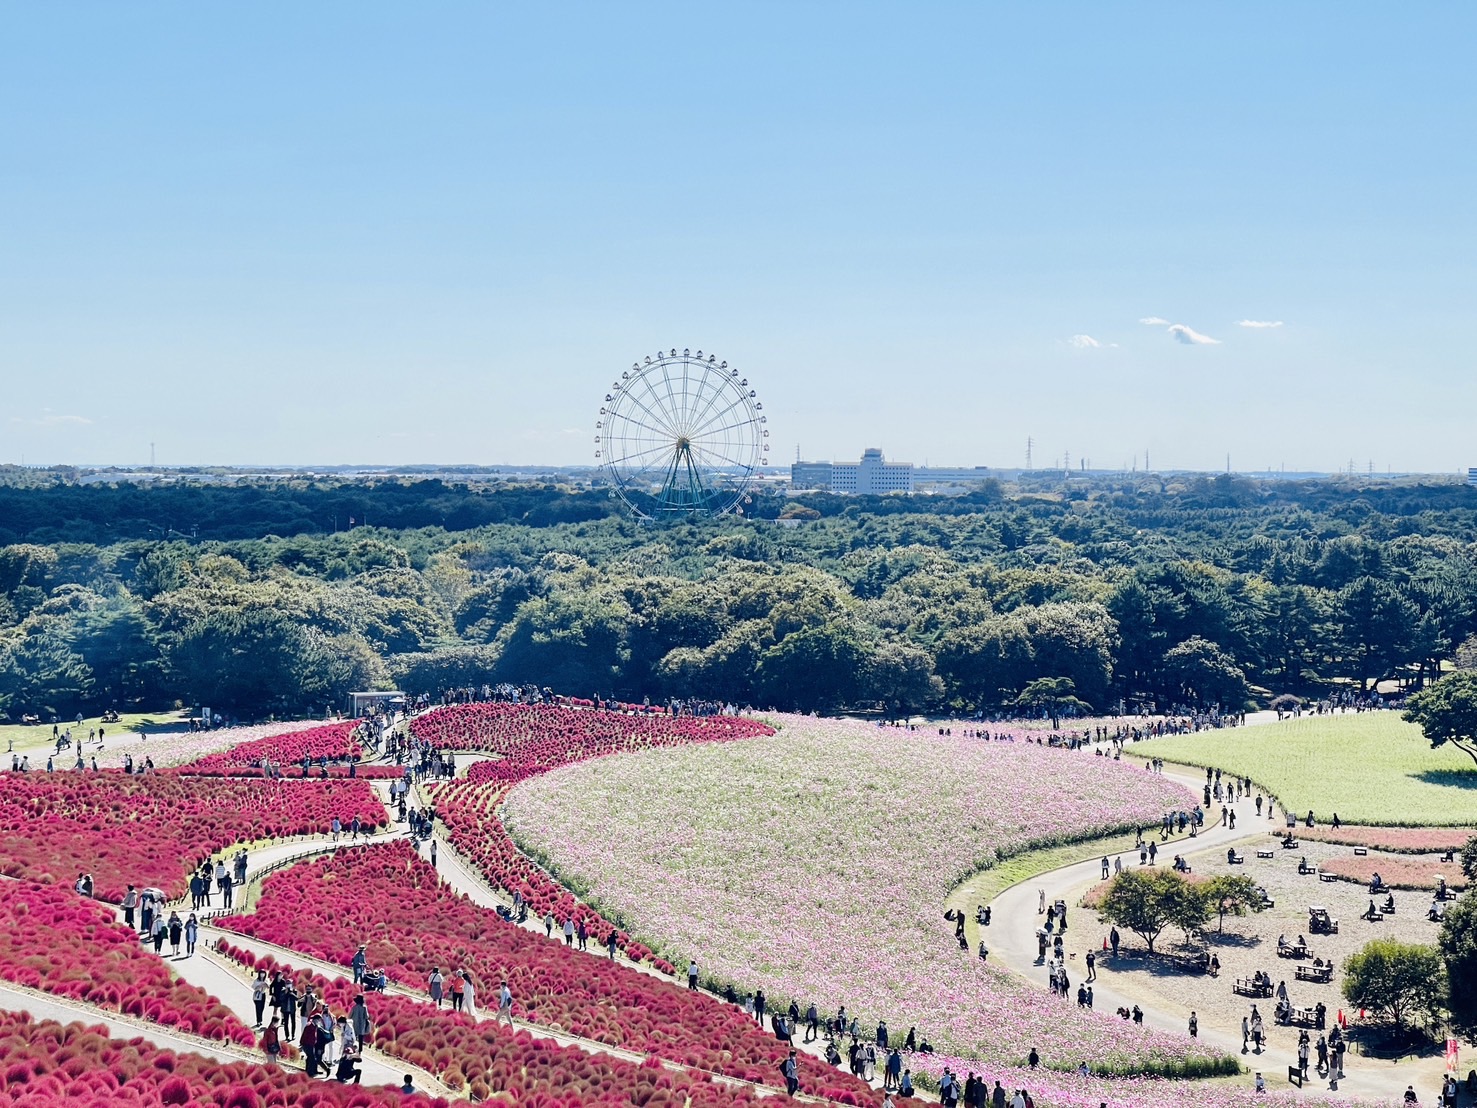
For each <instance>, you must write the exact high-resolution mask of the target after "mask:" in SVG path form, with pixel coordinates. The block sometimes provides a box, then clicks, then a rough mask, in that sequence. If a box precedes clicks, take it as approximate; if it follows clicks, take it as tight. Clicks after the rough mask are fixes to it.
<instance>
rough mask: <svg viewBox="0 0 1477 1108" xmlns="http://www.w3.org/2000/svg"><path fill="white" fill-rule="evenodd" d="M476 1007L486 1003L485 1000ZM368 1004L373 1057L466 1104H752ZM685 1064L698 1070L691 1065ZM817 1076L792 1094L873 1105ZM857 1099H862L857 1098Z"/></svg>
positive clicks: (861, 1091) (487, 1028)
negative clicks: (467, 1099) (466, 1098)
mask: <svg viewBox="0 0 1477 1108" xmlns="http://www.w3.org/2000/svg"><path fill="white" fill-rule="evenodd" d="M503 926H505V927H506V926H507V925H506V924H505V925H503ZM221 950H222V952H223V953H224V954H226V955H227V956H228V957H232V958H235V959H236V960H237V961H239V962H241V963H242V964H243V965H246V966H247V967H249V968H252V969H256V968H261V969H265V970H267V972H268V973H269V974H270V973H271V972H272V970H274V969H277V968H281V969H283V970H284V971H286V972H288V973H289V974H290V975H292V976H293V978H294V980H295V981H296V982H297V983H298V984H299V985H301V984H303V983H306V982H309V981H311V982H312V983H313V984H314V985H316V986H317V988H318V992H319V995H320V996H322V997H323V998H324V999H325V1000H326V1001H327V1002H328V1006H329V1008H330V1009H332V1010H333V1011H335V1012H338V1011H341V1010H345V1009H347V1008H348V1006H349V1005H350V1004H351V1003H352V1001H353V998H354V995H355V989H354V987H353V986H352V985H351V984H350V983H349V982H346V981H342V980H339V981H328V980H327V979H325V978H322V977H315V976H314V975H312V974H311V973H307V972H305V971H299V972H297V973H295V974H294V973H293V972H292V970H291V967H290V966H286V965H281V964H279V963H278V962H277V960H276V959H274V958H272V957H271V956H270V955H267V956H264V957H260V958H258V957H256V956H254V955H253V954H251V952H250V951H245V950H240V949H238V948H235V947H233V946H231V944H229V943H223V944H222V946H221ZM510 985H511V982H510ZM486 999H487V1000H489V1001H491V997H490V996H487V997H486ZM368 1003H369V1006H370V1017H371V1019H372V1020H373V1022H374V1031H373V1033H372V1039H373V1043H372V1045H373V1046H374V1047H375V1049H377V1050H380V1051H383V1052H384V1053H386V1054H388V1055H390V1056H392V1057H395V1058H399V1059H401V1060H403V1061H405V1062H407V1063H409V1064H410V1065H412V1066H418V1067H420V1068H421V1069H423V1070H426V1071H427V1072H430V1073H434V1074H435V1075H436V1076H437V1077H438V1078H440V1079H441V1081H443V1082H444V1083H445V1084H446V1085H447V1086H448V1087H450V1088H452V1089H457V1090H462V1089H465V1090H466V1091H468V1092H469V1093H470V1094H471V1096H472V1098H473V1099H474V1100H483V1099H486V1098H487V1097H488V1095H489V1094H491V1093H503V1094H511V1096H512V1098H513V1101H514V1103H516V1104H522V1105H534V1104H539V1103H545V1104H548V1105H550V1106H551V1108H553V1106H556V1105H561V1104H567V1105H570V1106H575V1105H580V1106H583V1105H596V1106H599V1108H632V1106H633V1105H641V1106H642V1108H684V1106H687V1108H730V1106H732V1105H750V1104H753V1103H754V1102H755V1099H756V1098H755V1097H754V1095H753V1094H752V1093H751V1092H750V1091H749V1090H746V1089H734V1088H731V1087H727V1086H724V1085H720V1084H717V1083H715V1082H714V1081H713V1080H712V1079H711V1078H710V1077H708V1076H707V1075H706V1074H700V1073H692V1072H678V1071H673V1070H669V1069H667V1068H666V1067H664V1066H663V1065H662V1064H661V1063H660V1062H658V1061H655V1060H653V1059H650V1058H648V1059H647V1060H646V1061H645V1062H642V1063H640V1064H639V1065H638V1064H636V1063H634V1062H627V1061H624V1060H622V1059H618V1058H612V1057H610V1056H608V1055H592V1054H587V1053H585V1052H584V1051H582V1050H579V1049H577V1048H574V1047H565V1046H559V1045H558V1044H556V1043H553V1042H550V1041H548V1040H546V1039H544V1040H540V1039H535V1038H533V1037H532V1036H531V1035H530V1034H528V1032H526V1031H519V1032H517V1033H514V1032H512V1031H510V1030H509V1029H507V1028H506V1027H502V1026H499V1025H498V1024H496V1023H495V1022H494V1021H492V1020H481V1021H477V1020H474V1019H472V1018H471V1017H470V1016H468V1015H466V1014H464V1013H457V1012H452V1011H451V1010H450V1009H447V1008H441V1009H437V1008H434V1007H432V1006H431V1005H429V1004H427V1003H425V1002H424V1001H415V1000H410V999H408V998H405V997H399V996H394V995H389V994H380V995H371V996H370V997H369V998H368ZM516 1010H517V1009H516V1007H515V1011H516ZM750 1026H751V1027H752V1026H753V1025H752V1024H751V1025H750ZM631 1049H634V1050H640V1049H641V1048H640V1047H639V1046H634V1047H632V1048H631ZM781 1056H782V1054H781ZM813 1060H814V1059H812V1061H813ZM687 1064H688V1065H694V1066H699V1067H702V1068H706V1066H705V1065H704V1062H703V1061H700V1060H699V1061H690V1062H687ZM778 1064H779V1063H778V1061H777V1060H776V1061H775V1062H774V1064H773V1065H771V1066H769V1067H768V1068H767V1069H766V1068H765V1067H762V1066H761V1067H759V1068H758V1069H756V1070H754V1071H753V1073H752V1076H749V1079H750V1080H754V1081H759V1082H762V1083H764V1084H766V1085H770V1086H774V1085H780V1084H783V1081H782V1079H781V1078H780V1076H779V1073H778V1070H777V1067H778ZM821 1069H822V1070H823V1071H824V1072H823V1073H821V1074H811V1075H810V1077H811V1080H809V1081H807V1080H806V1075H805V1074H804V1073H802V1077H801V1087H802V1089H804V1090H805V1091H807V1092H812V1093H815V1094H817V1095H820V1096H825V1097H828V1098H831V1099H835V1100H838V1101H839V1102H840V1103H842V1104H862V1103H868V1104H869V1103H873V1102H875V1100H876V1097H875V1095H868V1094H869V1093H870V1090H867V1089H866V1088H865V1087H864V1086H862V1085H861V1084H860V1083H859V1082H855V1081H852V1080H851V1079H850V1078H848V1077H842V1076H841V1075H839V1074H837V1073H836V1072H835V1071H834V1070H831V1069H829V1068H828V1067H824V1066H822V1067H821ZM738 1076H744V1075H738ZM863 1096H866V1097H867V1099H866V1100H863V1099H861V1098H862V1097H863ZM542 1098H549V1099H547V1100H543V1099H542ZM556 1098H557V1099H556Z"/></svg>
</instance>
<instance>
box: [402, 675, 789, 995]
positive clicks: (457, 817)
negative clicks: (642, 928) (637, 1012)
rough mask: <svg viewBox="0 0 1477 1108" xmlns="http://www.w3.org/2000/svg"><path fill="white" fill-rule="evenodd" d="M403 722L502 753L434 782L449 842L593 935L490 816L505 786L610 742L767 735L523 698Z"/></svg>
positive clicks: (731, 722)
mask: <svg viewBox="0 0 1477 1108" xmlns="http://www.w3.org/2000/svg"><path fill="white" fill-rule="evenodd" d="M573 703H578V702H577V701H576V702H573ZM410 730H411V733H412V734H414V735H415V736H416V738H418V739H421V740H422V741H423V742H428V743H431V744H432V745H434V746H437V747H440V748H442V749H445V750H474V751H478V752H482V753H491V754H498V755H501V757H500V758H499V759H498V760H497V761H493V762H478V763H477V764H475V765H473V766H472V768H471V769H470V770H468V771H467V776H466V778H465V780H463V781H457V782H453V783H448V784H445V785H441V786H438V787H437V789H436V794H435V795H436V812H437V815H439V816H440V817H441V819H442V820H443V821H444V823H445V824H446V831H447V835H448V836H449V837H450V839H451V843H452V845H453V846H455V847H456V848H457V850H458V851H459V852H460V853H461V854H462V855H464V856H465V857H467V858H468V859H470V860H471V861H472V862H473V863H475V864H476V866H477V867H478V868H479V869H480V870H481V871H482V873H483V874H484V875H485V876H486V877H487V879H488V880H489V881H491V882H492V883H493V884H494V885H497V886H499V887H501V888H504V889H507V890H508V891H509V892H518V893H521V894H522V895H523V899H524V900H526V901H528V905H529V909H530V911H533V912H535V913H536V914H537V915H539V916H544V915H546V914H547V913H549V912H553V913H554V915H555V916H556V917H557V918H558V920H559V922H560V924H561V925H562V924H563V922H564V921H565V920H566V919H568V918H570V917H573V918H574V920H575V922H576V924H578V923H579V922H580V921H583V922H584V924H585V927H586V929H587V930H588V931H589V932H590V934H591V935H594V936H595V937H596V938H597V939H598V940H599V941H600V942H601V943H604V942H605V941H606V938H607V936H608V935H609V934H610V932H611V930H612V929H613V928H614V925H613V924H611V923H610V922H608V921H607V920H605V919H603V918H602V917H601V916H600V914H599V913H598V912H596V911H594V909H592V908H590V907H589V906H588V905H584V904H580V903H579V902H578V901H576V900H575V898H574V897H573V896H571V895H570V893H569V892H568V890H566V889H565V888H564V887H563V886H562V885H560V884H559V883H558V882H557V881H554V880H553V879H552V878H550V877H549V876H548V874H546V873H544V871H543V870H541V869H539V868H538V867H537V866H536V865H534V864H533V863H532V862H530V861H529V860H528V859H527V858H525V857H524V856H523V855H522V854H520V853H519V851H518V848H517V847H516V846H514V844H513V840H512V839H511V838H510V837H509V836H508V833H507V831H506V830H505V829H504V827H503V823H502V820H501V819H500V818H498V815H497V806H498V805H499V804H501V803H502V800H503V796H504V794H505V793H506V792H507V790H508V789H509V788H511V787H512V786H513V785H515V784H517V783H518V782H519V781H522V780H525V779H526V778H529V777H535V776H537V775H538V774H540V773H544V772H546V771H547V770H550V769H553V768H555V767H556V766H562V765H568V764H569V763H571V762H581V761H584V760H585V759H587V758H595V757H599V756H600V755H603V754H613V753H616V752H617V751H622V750H643V749H647V748H650V747H657V746H681V745H684V744H686V743H694V742H729V741H732V740H734V739H747V738H754V737H756V736H759V735H772V734H774V730H773V729H772V728H770V727H768V726H766V725H765V724H763V723H760V722H758V721H757V720H752V719H744V718H741V717H737V716H668V715H651V714H642V715H629V714H622V713H620V712H611V711H601V710H596V709H584V708H567V707H551V706H546V705H528V704H461V705H454V706H452V707H448V708H440V709H437V710H436V711H433V712H428V713H427V714H426V715H423V716H421V717H420V718H418V719H416V720H413V721H412V722H411V725H410ZM616 930H617V941H618V943H619V945H620V947H621V948H622V949H623V950H624V951H625V953H626V955H627V956H628V957H630V958H631V959H632V960H633V961H637V962H639V961H644V960H645V959H647V958H649V957H651V951H650V950H648V949H647V948H646V947H644V946H642V945H641V944H639V943H636V942H632V941H630V940H629V938H628V937H627V936H626V935H625V934H624V933H622V932H619V929H616ZM652 964H653V965H654V966H655V967H656V968H657V969H659V970H661V971H662V972H663V973H672V972H673V967H672V965H671V963H669V962H666V961H663V960H660V959H656V960H653V962H652Z"/></svg>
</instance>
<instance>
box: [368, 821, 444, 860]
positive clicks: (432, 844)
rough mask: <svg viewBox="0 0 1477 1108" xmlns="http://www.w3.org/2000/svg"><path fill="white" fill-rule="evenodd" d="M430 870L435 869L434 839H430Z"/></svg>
mask: <svg viewBox="0 0 1477 1108" xmlns="http://www.w3.org/2000/svg"><path fill="white" fill-rule="evenodd" d="M354 822H355V823H358V822H359V821H358V820H357V819H356V820H355V821H354ZM431 868H432V869H435V868H436V840H435V839H432V840H431Z"/></svg>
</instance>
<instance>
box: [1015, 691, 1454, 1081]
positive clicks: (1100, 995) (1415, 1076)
mask: <svg viewBox="0 0 1477 1108" xmlns="http://www.w3.org/2000/svg"><path fill="white" fill-rule="evenodd" d="M1274 718H1275V717H1274ZM1164 776H1165V777H1168V778H1171V779H1173V780H1176V781H1179V782H1180V783H1181V784H1184V785H1185V786H1186V787H1188V788H1190V789H1191V790H1192V791H1193V792H1195V793H1196V794H1199V793H1200V792H1201V790H1202V789H1203V788H1204V785H1205V774H1204V772H1203V771H1197V770H1193V769H1188V768H1187V769H1181V768H1180V767H1177V766H1173V765H1166V767H1165V772H1164ZM1219 806H1220V805H1219V804H1217V805H1216V807H1217V808H1219ZM1228 807H1234V808H1236V809H1237V812H1236V817H1237V827H1236V828H1235V830H1232V829H1231V828H1229V827H1226V826H1221V825H1219V824H1217V825H1215V826H1209V827H1207V828H1206V830H1205V831H1203V832H1202V833H1201V834H1199V835H1197V836H1196V837H1195V838H1193V839H1176V840H1171V841H1170V842H1168V843H1162V844H1160V847H1161V849H1160V851H1159V857H1158V865H1160V866H1168V865H1170V864H1171V862H1172V859H1173V857H1174V855H1175V854H1176V853H1179V854H1187V855H1188V853H1189V852H1191V851H1194V852H1196V853H1199V852H1203V851H1210V850H1215V851H1219V852H1222V853H1224V851H1225V850H1226V849H1228V848H1229V847H1231V846H1233V845H1235V846H1237V847H1238V848H1239V849H1241V850H1243V851H1248V850H1254V849H1255V848H1256V847H1257V846H1262V845H1265V843H1266V842H1267V831H1268V828H1269V827H1271V828H1281V827H1282V826H1283V825H1284V823H1285V818H1284V815H1283V813H1281V812H1280V811H1279V812H1278V818H1277V819H1276V820H1268V819H1267V818H1266V816H1265V815H1263V816H1262V817H1260V818H1258V817H1257V816H1256V810H1255V807H1254V805H1253V803H1252V802H1251V801H1249V800H1242V801H1241V802H1240V803H1239V804H1236V805H1228ZM1207 816H1208V814H1207ZM1151 830H1153V829H1151ZM1145 838H1146V840H1148V839H1150V838H1153V839H1154V840H1155V841H1157V832H1156V833H1155V834H1154V835H1146V836H1145ZM1119 857H1121V858H1122V859H1123V866H1124V869H1128V868H1131V867H1136V866H1138V864H1139V858H1138V852H1137V851H1130V852H1125V853H1123V854H1121V855H1119ZM1108 860H1109V862H1110V863H1111V862H1112V860H1113V858H1112V856H1110V857H1109V859H1108ZM1101 880H1102V863H1101V861H1100V860H1099V859H1092V860H1089V861H1085V862H1078V863H1076V864H1074V865H1070V866H1064V867H1062V868H1061V869H1056V870H1052V871H1050V872H1049V873H1044V874H1041V875H1040V876H1038V877H1036V878H1033V879H1031V880H1030V881H1023V882H1021V883H1020V884H1018V885H1014V886H1012V887H1011V888H1009V889H1006V890H1005V891H1004V892H1003V893H1001V894H1000V895H999V896H998V897H996V898H995V900H994V901H992V902H991V918H992V923H991V926H990V929H989V939H988V942H989V947H990V957H991V959H992V960H995V961H998V962H1000V963H1001V964H1002V965H1004V966H1006V967H1008V968H1009V969H1011V970H1012V971H1014V972H1016V973H1018V974H1020V975H1021V976H1023V977H1025V978H1027V979H1028V980H1030V981H1032V982H1034V983H1036V984H1037V985H1039V986H1041V987H1042V988H1043V989H1044V988H1047V987H1048V973H1047V970H1046V967H1045V965H1044V964H1043V963H1040V962H1038V961H1037V953H1036V952H1037V941H1036V930H1037V928H1038V927H1040V926H1042V924H1043V922H1044V917H1043V916H1041V915H1040V914H1039V905H1040V896H1041V893H1042V892H1043V891H1044V892H1045V894H1046V903H1047V904H1052V903H1054V902H1055V901H1057V900H1062V901H1065V903H1066V904H1067V909H1068V911H1067V940H1066V945H1065V949H1066V951H1067V952H1068V953H1069V954H1070V953H1072V952H1075V953H1076V954H1077V957H1076V959H1075V960H1073V959H1070V958H1069V959H1068V963H1067V966H1068V969H1067V974H1068V978H1069V980H1070V982H1071V986H1070V989H1069V996H1068V997H1066V998H1063V1000H1062V1003H1063V1004H1064V1005H1067V1004H1075V1003H1076V1002H1077V1001H1076V995H1077V986H1078V984H1079V983H1082V982H1083V981H1084V980H1085V979H1086V974H1087V967H1086V964H1085V962H1084V960H1083V956H1084V955H1085V954H1086V952H1087V951H1088V950H1093V951H1094V952H1095V953H1097V955H1098V958H1099V962H1098V968H1099V976H1098V978H1097V980H1096V981H1094V982H1093V983H1092V985H1093V1007H1094V1008H1095V1009H1097V1010H1098V1011H1100V1012H1105V1013H1106V1014H1107V1016H1108V1017H1109V1018H1111V1017H1112V1013H1113V1012H1114V1011H1116V1010H1117V1009H1118V1008H1119V1007H1125V1008H1129V1009H1132V1008H1133V1006H1134V1005H1135V1004H1136V1003H1137V1004H1138V1005H1139V1007H1140V1008H1141V1009H1142V1010H1143V1013H1144V1023H1145V1024H1147V1025H1148V1026H1150V1027H1155V1028H1158V1029H1161V1030H1164V1031H1169V1032H1174V1033H1176V1034H1184V1033H1185V1031H1186V1028H1187V1027H1188V1023H1189V1017H1190V1009H1189V1008H1188V1007H1186V1006H1184V1005H1182V1004H1179V1003H1176V1002H1175V1001H1173V1000H1172V999H1171V998H1170V997H1168V996H1166V995H1164V993H1163V992H1161V991H1160V990H1159V989H1158V988H1154V987H1152V986H1151V987H1148V988H1135V987H1133V983H1132V982H1131V981H1130V980H1129V979H1126V978H1124V979H1120V980H1122V981H1123V983H1124V987H1123V988H1120V987H1118V985H1117V984H1115V979H1117V978H1118V975H1117V974H1116V973H1115V972H1114V970H1113V960H1112V957H1111V955H1107V954H1104V953H1103V952H1102V950H1101V947H1102V941H1103V938H1104V936H1106V935H1107V933H1108V926H1107V925H1106V924H1103V923H1100V922H1099V920H1098V916H1097V913H1096V912H1095V911H1092V910H1091V909H1086V908H1079V907H1077V902H1078V900H1079V899H1080V898H1081V897H1082V895H1083V894H1084V893H1085V892H1087V890H1088V889H1090V888H1091V887H1092V886H1094V885H1096V884H1098V883H1099V882H1100V881H1101ZM1124 939H1125V945H1127V944H1130V943H1132V944H1138V943H1139V942H1141V940H1139V939H1138V938H1137V936H1134V935H1130V934H1125V935H1124ZM1138 964H1139V965H1141V964H1142V963H1141V962H1140V963H1138ZM1104 972H1106V973H1107V975H1108V976H1107V978H1106V979H1105V978H1104V976H1103V973H1104ZM1170 980H1172V979H1170ZM1231 984H1232V983H1231V982H1230V981H1227V982H1226V993H1227V1005H1226V1008H1225V1009H1224V1010H1221V1011H1213V1012H1206V1011H1197V1015H1198V1017H1199V1024H1200V1026H1199V1031H1200V1035H1199V1037H1200V1039H1201V1041H1202V1042H1204V1043H1206V1044H1207V1045H1210V1046H1213V1047H1216V1048H1219V1049H1221V1050H1224V1051H1226V1052H1227V1053H1229V1054H1233V1055H1237V1056H1239V1057H1241V1058H1242V1060H1243V1062H1244V1063H1245V1064H1246V1065H1247V1066H1248V1067H1249V1068H1251V1069H1253V1070H1260V1071H1261V1073H1262V1074H1263V1076H1264V1077H1265V1078H1266V1079H1267V1082H1268V1084H1269V1086H1271V1087H1273V1088H1280V1087H1283V1086H1284V1085H1285V1084H1286V1081H1287V1069H1288V1067H1289V1066H1295V1065H1297V1054H1296V1047H1295V1045H1293V1046H1292V1047H1288V1046H1286V1045H1282V1044H1272V1043H1268V1044H1266V1045H1264V1046H1263V1048H1262V1052H1261V1053H1260V1054H1256V1053H1254V1052H1252V1053H1243V1052H1242V1045H1241V1032H1240V1020H1241V1016H1242V1014H1243V1013H1249V1012H1250V1005H1251V1003H1252V1001H1251V1000H1249V999H1247V998H1244V997H1237V996H1234V995H1233V994H1232V993H1231ZM1168 987H1170V988H1172V985H1169V986H1168ZM1257 1004H1258V1006H1259V1008H1261V1009H1263V1011H1262V1016H1263V1019H1264V1022H1265V1025H1266V1028H1267V1031H1268V1034H1269V1036H1274V1035H1275V1036H1276V1037H1277V1038H1278V1039H1283V1038H1286V1037H1287V1034H1288V1033H1287V1029H1285V1028H1280V1027H1276V1026H1275V1024H1274V1021H1273V1018H1272V1007H1273V1004H1274V1001H1271V1000H1267V1001H1258V1002H1257ZM1317 1037H1318V1036H1317V1033H1316V1032H1315V1033H1313V1039H1314V1040H1315V1041H1316V1040H1317ZM1315 1060H1316V1058H1315ZM1344 1070H1345V1077H1344V1079H1343V1080H1342V1081H1339V1082H1337V1083H1330V1082H1329V1081H1328V1080H1327V1079H1326V1078H1325V1079H1320V1078H1319V1077H1318V1075H1317V1073H1316V1072H1315V1071H1314V1070H1312V1069H1311V1068H1310V1069H1309V1076H1308V1082H1307V1084H1306V1086H1305V1090H1306V1091H1307V1092H1308V1093H1309V1094H1310V1095H1319V1094H1321V1095H1324V1096H1362V1097H1388V1098H1391V1099H1392V1100H1395V1101H1398V1100H1399V1099H1400V1097H1401V1095H1402V1094H1403V1093H1404V1091H1405V1086H1406V1085H1407V1084H1410V1083H1412V1082H1414V1083H1415V1084H1416V1085H1417V1086H1418V1087H1424V1088H1426V1089H1427V1090H1430V1089H1432V1088H1436V1087H1439V1080H1440V1074H1441V1072H1442V1069H1441V1061H1440V1059H1423V1060H1420V1061H1415V1062H1411V1061H1406V1062H1403V1063H1402V1064H1401V1065H1399V1066H1398V1067H1395V1066H1393V1065H1391V1064H1390V1063H1388V1062H1384V1061H1380V1060H1376V1059H1369V1058H1365V1057H1362V1056H1359V1055H1355V1054H1353V1053H1349V1054H1346V1055H1345V1063H1344Z"/></svg>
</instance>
